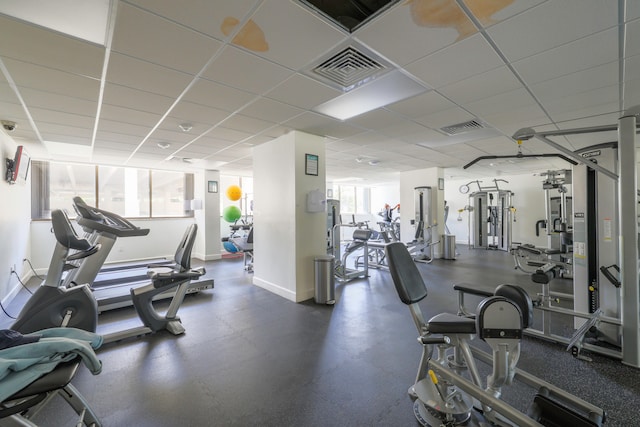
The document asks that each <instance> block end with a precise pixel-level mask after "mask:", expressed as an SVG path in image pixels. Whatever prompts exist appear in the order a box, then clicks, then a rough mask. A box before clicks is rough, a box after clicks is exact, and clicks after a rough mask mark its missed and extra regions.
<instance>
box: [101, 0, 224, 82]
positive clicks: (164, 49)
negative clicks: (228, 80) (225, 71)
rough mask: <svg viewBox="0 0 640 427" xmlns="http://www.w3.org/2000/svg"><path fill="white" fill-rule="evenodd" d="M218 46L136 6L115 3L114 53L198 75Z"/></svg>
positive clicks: (212, 41)
mask: <svg viewBox="0 0 640 427" xmlns="http://www.w3.org/2000/svg"><path fill="white" fill-rule="evenodd" d="M186 46H188V48H186V49H185V47H186ZM221 46H222V44H221V43H220V42H219V41H217V40H213V39H211V38H210V37H207V36H204V35H202V34H199V33H197V32H195V31H193V30H190V29H188V28H185V27H183V26H181V25H176V24H175V23H173V22H171V21H168V20H166V19H163V18H160V17H158V16H157V15H153V14H151V13H149V12H145V11H143V10H140V9H138V8H137V7H134V6H131V5H128V4H126V3H120V4H119V5H118V17H117V19H116V24H115V30H114V36H113V44H112V46H111V49H112V51H113V52H119V53H122V54H125V55H129V56H133V57H136V58H139V59H141V60H144V61H148V62H152V63H154V64H158V65H162V66H164V67H167V68H172V69H174V70H179V71H183V72H186V73H190V74H197V73H198V72H199V71H200V70H201V69H202V68H203V66H204V65H205V64H206V63H207V61H208V60H209V58H211V57H212V56H213V54H214V53H215V52H216V51H217V50H218V49H219V48H220V47H221Z"/></svg>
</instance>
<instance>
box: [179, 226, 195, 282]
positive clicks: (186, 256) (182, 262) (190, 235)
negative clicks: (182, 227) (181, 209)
mask: <svg viewBox="0 0 640 427" xmlns="http://www.w3.org/2000/svg"><path fill="white" fill-rule="evenodd" d="M197 232H198V226H197V225H196V224H191V225H190V226H189V227H187V230H186V231H185V232H184V236H182V240H180V244H179V245H178V249H176V254H175V256H174V257H173V260H174V261H175V262H176V264H177V265H179V266H180V267H181V271H187V270H190V269H191V250H192V249H193V244H194V243H195V241H196V234H197Z"/></svg>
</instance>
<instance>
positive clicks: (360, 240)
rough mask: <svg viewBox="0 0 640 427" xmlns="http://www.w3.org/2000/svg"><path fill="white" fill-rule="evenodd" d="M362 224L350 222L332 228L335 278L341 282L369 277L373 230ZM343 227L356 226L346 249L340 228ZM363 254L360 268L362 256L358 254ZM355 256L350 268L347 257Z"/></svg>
mask: <svg viewBox="0 0 640 427" xmlns="http://www.w3.org/2000/svg"><path fill="white" fill-rule="evenodd" d="M361 225H362V224H359V223H355V222H354V223H350V224H336V225H334V226H333V228H332V229H331V230H332V231H331V235H332V241H333V247H332V251H331V252H332V255H333V256H334V257H335V259H336V261H335V271H334V272H335V278H336V280H338V281H339V282H349V281H351V280H354V279H357V278H360V277H363V278H364V277H368V276H369V256H368V254H369V249H368V243H369V239H370V238H371V234H372V230H371V229H369V228H360V227H361ZM341 227H354V228H355V229H354V230H353V234H352V240H351V241H350V242H349V243H347V245H346V246H345V247H344V249H343V248H342V246H341V242H340V228H341ZM359 253H361V254H362V257H361V258H362V260H363V263H362V264H363V267H362V269H359V268H358V260H359V259H360V257H358V256H357V254H359ZM351 255H355V256H354V267H353V268H349V267H348V266H347V259H348V258H349V257H350V256H351Z"/></svg>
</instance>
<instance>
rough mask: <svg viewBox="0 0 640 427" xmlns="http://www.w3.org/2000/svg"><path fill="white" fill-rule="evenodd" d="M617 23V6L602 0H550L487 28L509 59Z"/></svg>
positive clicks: (570, 40) (520, 57)
mask: <svg viewBox="0 0 640 427" xmlns="http://www.w3.org/2000/svg"><path fill="white" fill-rule="evenodd" d="M617 24H618V10H617V7H614V6H612V4H611V3H609V2H603V1H600V0H549V1H547V2H545V3H542V4H540V5H539V6H537V7H534V8H531V9H528V10H526V11H525V12H523V13H521V14H519V15H516V16H514V17H513V18H510V19H507V20H505V21H502V22H500V23H498V24H496V25H494V26H492V27H491V28H489V29H488V30H487V32H488V34H489V36H490V37H491V38H492V39H493V40H494V41H495V43H496V44H497V46H498V49H500V50H501V51H502V53H503V54H504V55H505V56H506V57H507V59H508V60H509V61H510V62H515V61H517V60H519V59H522V58H526V57H528V56H531V55H535V54H536V53H540V52H543V51H545V50H548V49H553V48H554V47H557V46H560V45H562V44H565V43H569V42H572V41H574V40H577V39H579V38H582V37H585V36H588V35H590V34H594V33H597V32H599V31H602V30H605V29H608V28H611V27H614V26H616V25H617Z"/></svg>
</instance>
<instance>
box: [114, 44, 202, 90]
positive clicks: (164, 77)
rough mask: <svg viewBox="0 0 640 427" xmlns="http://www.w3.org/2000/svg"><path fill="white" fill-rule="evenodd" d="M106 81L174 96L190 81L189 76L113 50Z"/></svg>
mask: <svg viewBox="0 0 640 427" xmlns="http://www.w3.org/2000/svg"><path fill="white" fill-rule="evenodd" d="M107 81H108V82H110V83H115V84H118V85H121V86H127V87H130V88H134V89H138V90H143V91H145V92H153V93H156V94H159V95H165V96H173V97H175V96H178V95H180V94H181V93H182V91H184V89H185V88H186V87H187V85H188V84H189V82H190V81H191V76H189V75H188V74H185V73H181V72H179V71H175V70H170V69H169V68H166V67H161V66H159V65H155V64H151V63H149V62H145V61H141V60H139V59H135V58H132V57H129V56H125V55H122V54H119V53H115V52H114V53H112V54H111V56H110V59H109V67H108V70H107Z"/></svg>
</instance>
